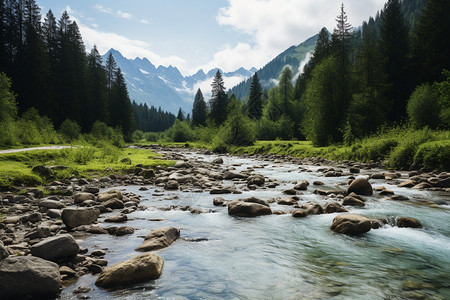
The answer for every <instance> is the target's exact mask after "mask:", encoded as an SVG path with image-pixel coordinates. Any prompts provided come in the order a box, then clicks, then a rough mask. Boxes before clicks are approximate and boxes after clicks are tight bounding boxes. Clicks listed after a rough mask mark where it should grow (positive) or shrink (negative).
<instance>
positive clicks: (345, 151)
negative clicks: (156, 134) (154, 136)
mask: <svg viewBox="0 0 450 300" xmlns="http://www.w3.org/2000/svg"><path fill="white" fill-rule="evenodd" d="M138 144H139V143H138ZM143 144H148V143H143ZM160 144H161V145H162V146H164V147H193V148H204V149H209V150H215V149H213V147H212V145H211V144H207V143H203V142H187V143H167V142H161V143H160ZM221 150H223V151H226V152H228V153H230V154H233V155H243V154H245V155H253V154H276V155H285V156H292V157H298V158H309V157H323V158H326V159H329V160H333V161H339V160H353V161H357V162H364V163H366V162H379V163H382V165H383V167H384V168H387V169H390V170H422V171H432V170H437V171H450V159H449V157H450V131H437V130H429V129H422V130H412V129H410V128H394V129H391V130H389V131H388V132H385V133H380V134H378V135H376V136H372V137H368V138H365V139H362V140H357V141H354V142H353V144H352V145H331V146H328V147H314V146H313V145H312V143H311V142H309V141H256V142H255V144H254V145H251V146H245V147H238V146H228V147H227V148H226V149H221Z"/></svg>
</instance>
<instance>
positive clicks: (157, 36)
mask: <svg viewBox="0 0 450 300" xmlns="http://www.w3.org/2000/svg"><path fill="white" fill-rule="evenodd" d="M384 2H385V0H364V1H362V0H347V1H344V6H345V10H346V12H347V15H348V21H349V22H350V23H351V24H352V25H353V26H354V27H357V26H360V25H361V23H362V21H363V20H367V19H368V17H369V16H370V15H372V16H373V15H375V13H376V11H377V10H380V9H381V8H382V7H383V4H384ZM37 3H38V5H39V6H40V7H41V8H42V14H43V15H45V14H46V13H47V11H48V10H49V9H52V11H53V13H54V14H55V16H56V18H57V19H59V17H60V16H61V13H62V12H63V11H64V10H67V11H68V12H69V15H70V16H71V18H72V19H73V20H76V21H77V23H78V25H79V27H80V30H81V34H82V36H83V40H84V42H85V45H86V48H87V50H90V49H91V48H92V46H93V45H94V44H96V45H97V47H98V49H99V51H100V53H101V54H103V53H105V52H106V51H107V50H109V49H110V48H115V49H117V50H119V51H120V52H121V53H122V54H123V55H124V56H125V57H127V58H135V57H147V58H148V59H149V60H150V61H151V62H152V63H153V64H155V65H156V66H158V65H164V66H168V65H170V64H171V65H173V66H176V67H178V68H179V69H180V71H181V72H182V73H183V74H184V75H189V74H192V73H194V72H196V71H197V70H198V69H200V68H203V69H204V70H205V71H208V70H209V69H211V68H214V67H219V68H221V69H223V70H224V71H233V70H235V69H237V68H239V67H245V68H247V69H249V68H251V67H256V68H260V67H262V66H264V65H265V64H266V63H267V62H269V61H270V60H271V59H273V58H274V57H275V56H276V55H277V54H279V53H281V52H282V51H284V50H285V49H287V48H288V47H290V46H291V45H297V44H299V43H301V42H302V41H304V40H305V39H307V38H309V37H311V36H312V35H314V34H316V33H318V32H319V31H320V29H321V28H322V27H323V26H326V27H327V28H328V29H329V30H332V29H333V27H334V26H335V21H334V19H335V18H336V16H337V15H338V13H339V10H340V5H341V1H336V0H127V1H123V0H121V1H119V0H37Z"/></svg>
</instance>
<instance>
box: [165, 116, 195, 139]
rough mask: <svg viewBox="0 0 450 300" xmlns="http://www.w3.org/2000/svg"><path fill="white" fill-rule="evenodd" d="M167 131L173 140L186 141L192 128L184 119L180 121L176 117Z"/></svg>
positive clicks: (190, 136)
mask: <svg viewBox="0 0 450 300" xmlns="http://www.w3.org/2000/svg"><path fill="white" fill-rule="evenodd" d="M168 131H169V136H170V138H171V139H172V141H173V142H177V143H178V142H187V141H189V140H191V138H192V129H191V128H190V127H189V125H188V124H187V122H186V121H184V122H182V121H180V120H178V119H176V120H175V123H174V124H173V126H172V127H171V128H169V129H168Z"/></svg>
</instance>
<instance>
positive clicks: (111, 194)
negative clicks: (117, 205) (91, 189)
mask: <svg viewBox="0 0 450 300" xmlns="http://www.w3.org/2000/svg"><path fill="white" fill-rule="evenodd" d="M113 198H116V199H119V200H122V199H123V195H122V193H121V192H120V191H116V190H111V191H107V192H102V193H99V194H98V196H97V201H98V202H105V201H108V200H110V199H113Z"/></svg>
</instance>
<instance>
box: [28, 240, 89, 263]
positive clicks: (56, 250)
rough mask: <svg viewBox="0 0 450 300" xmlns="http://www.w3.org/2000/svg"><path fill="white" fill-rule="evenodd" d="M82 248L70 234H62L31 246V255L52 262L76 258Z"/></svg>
mask: <svg viewBox="0 0 450 300" xmlns="http://www.w3.org/2000/svg"><path fill="white" fill-rule="evenodd" d="M79 250H80V247H79V246H78V244H77V242H76V241H75V239H74V238H73V237H72V236H71V235H70V234H61V235H57V236H53V237H48V238H46V239H43V240H42V241H40V242H39V243H37V244H34V245H33V246H31V254H32V255H33V256H37V257H40V258H43V259H46V260H50V261H58V260H59V259H62V258H68V257H72V256H75V255H76V254H77V253H78V251H79Z"/></svg>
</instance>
